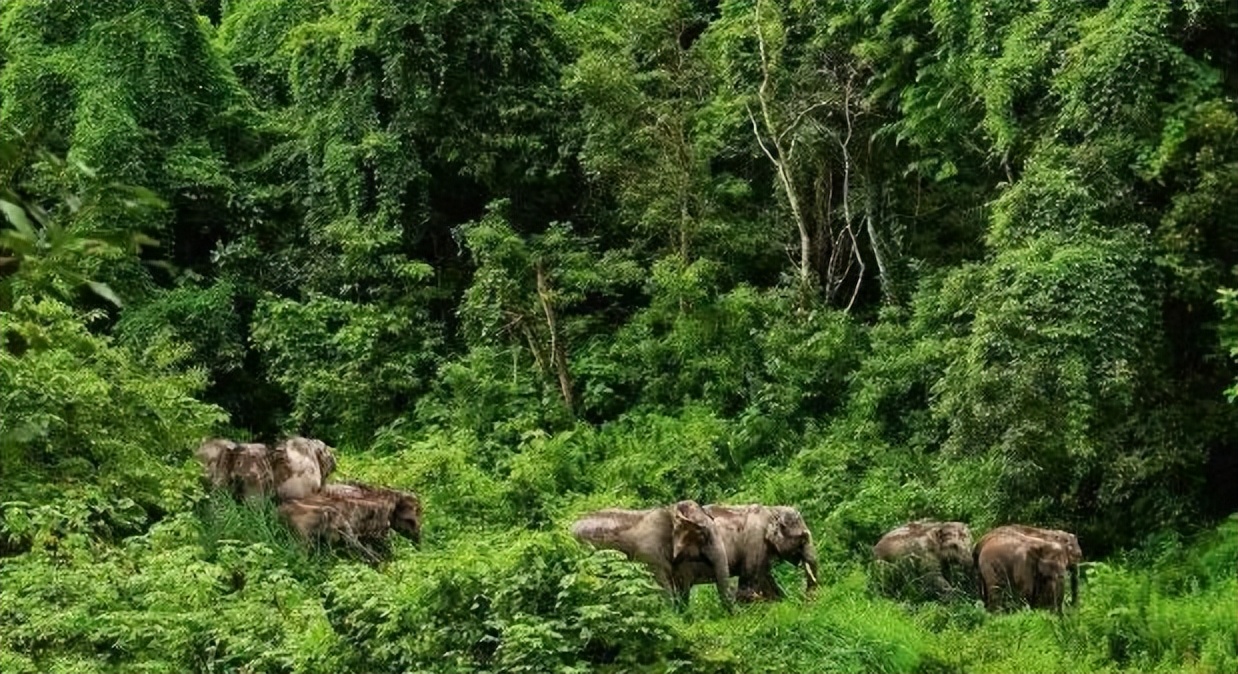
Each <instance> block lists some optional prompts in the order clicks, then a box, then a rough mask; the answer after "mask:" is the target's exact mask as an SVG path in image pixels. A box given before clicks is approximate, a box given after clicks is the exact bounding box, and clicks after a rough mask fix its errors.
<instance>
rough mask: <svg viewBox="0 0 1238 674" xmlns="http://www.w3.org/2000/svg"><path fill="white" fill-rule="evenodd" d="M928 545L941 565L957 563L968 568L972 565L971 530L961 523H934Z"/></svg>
mask: <svg viewBox="0 0 1238 674" xmlns="http://www.w3.org/2000/svg"><path fill="white" fill-rule="evenodd" d="M930 544H931V545H932V548H933V552H934V553H936V555H937V559H938V560H939V561H940V562H941V563H942V564H943V565H944V564H946V563H947V562H957V563H958V564H959V565H961V566H963V567H964V568H970V567H972V566H973V564H974V559H973V555H972V539H971V530H970V529H969V528H968V527H967V525H966V524H964V523H962V522H939V523H934V525H933V533H932V535H931V538H930Z"/></svg>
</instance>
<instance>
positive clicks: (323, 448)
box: [197, 436, 422, 560]
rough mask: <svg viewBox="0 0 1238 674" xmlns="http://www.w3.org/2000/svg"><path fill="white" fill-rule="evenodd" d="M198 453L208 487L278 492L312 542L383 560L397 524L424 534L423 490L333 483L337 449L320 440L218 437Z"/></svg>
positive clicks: (246, 497) (245, 494)
mask: <svg viewBox="0 0 1238 674" xmlns="http://www.w3.org/2000/svg"><path fill="white" fill-rule="evenodd" d="M197 457H198V460H199V461H200V462H201V463H202V466H203V469H204V472H205V475H204V478H205V482H206V483H207V485H208V486H210V487H212V488H215V489H220V490H225V491H227V492H230V493H231V494H232V496H233V497H235V498H236V499H237V500H241V501H254V500H258V501H261V500H265V499H269V498H272V497H273V498H274V499H275V500H276V501H277V502H278V503H279V509H278V510H279V515H280V517H281V518H282V519H283V520H284V521H285V522H287V523H288V525H289V526H290V527H291V528H292V530H293V531H294V532H296V533H297V535H298V536H299V537H300V538H301V539H302V540H304V541H306V542H323V543H328V544H343V545H345V546H347V547H348V548H351V549H352V550H354V551H356V552H358V553H360V554H361V555H363V556H364V557H367V558H369V559H372V560H377V559H378V558H379V557H380V553H381V552H384V551H386V550H387V534H388V532H389V531H391V530H395V532H396V533H398V534H400V535H402V536H404V537H405V538H408V539H409V540H411V541H413V542H414V543H420V541H421V525H422V511H421V501H420V500H419V499H418V498H417V496H416V495H415V494H412V493H409V492H404V491H399V490H396V489H388V488H386V487H378V486H373V485H367V484H362V483H360V482H327V476H329V475H330V474H331V473H332V472H333V471H334V470H335V455H334V453H333V452H332V449H331V447H329V446H327V444H326V443H324V442H322V441H321V440H313V439H310V438H303V437H300V436H295V437H290V438H286V439H284V440H283V441H281V442H280V443H278V444H277V445H275V447H274V448H272V447H268V446H267V445H265V444H260V443H237V442H233V441H231V440H227V439H224V438H212V439H209V440H206V441H205V442H203V443H202V444H201V446H199V447H198V451H197Z"/></svg>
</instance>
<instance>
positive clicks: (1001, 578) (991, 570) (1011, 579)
mask: <svg viewBox="0 0 1238 674" xmlns="http://www.w3.org/2000/svg"><path fill="white" fill-rule="evenodd" d="M973 554H974V559H975V564H976V569H977V570H978V571H979V576H980V596H981V598H982V599H983V600H984V605H985V608H987V609H988V610H989V611H996V610H997V608H998V605H999V600H1000V598H1001V595H1002V593H1003V592H1006V591H1008V592H1010V593H1011V594H1013V595H1014V596H1016V597H1018V598H1019V599H1022V600H1023V601H1024V602H1026V603H1027V605H1028V606H1031V607H1033V608H1051V609H1053V610H1054V611H1056V612H1058V613H1061V611H1062V597H1063V594H1064V592H1063V585H1064V583H1065V577H1066V567H1067V566H1068V565H1069V563H1070V554H1069V553H1068V552H1067V550H1066V548H1065V547H1063V546H1062V545H1061V544H1059V543H1056V542H1054V541H1050V540H1045V539H1042V538H1036V537H1034V536H1029V535H1025V534H1021V533H1019V532H1017V531H991V532H989V533H987V534H985V535H984V536H983V537H982V538H981V539H980V541H979V542H978V543H976V547H975V550H974V552H973Z"/></svg>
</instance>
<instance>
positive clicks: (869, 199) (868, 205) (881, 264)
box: [864, 186, 894, 299]
mask: <svg viewBox="0 0 1238 674" xmlns="http://www.w3.org/2000/svg"><path fill="white" fill-rule="evenodd" d="M874 209H875V205H874V198H873V190H872V188H871V186H870V188H869V189H866V190H865V191H864V228H865V230H866V231H867V232H868V241H869V243H871V244H872V246H873V257H874V258H876V260H877V278H878V280H879V281H880V283H881V293H882V294H883V295H885V296H886V298H887V299H892V298H893V295H894V293H893V286H891V285H890V284H891V279H890V274H889V270H888V269H887V267H886V256H885V250H884V249H885V242H883V241H882V240H881V236H880V235H879V234H878V233H877V228H876V227H875V226H874V225H873V220H874V215H873V210H874Z"/></svg>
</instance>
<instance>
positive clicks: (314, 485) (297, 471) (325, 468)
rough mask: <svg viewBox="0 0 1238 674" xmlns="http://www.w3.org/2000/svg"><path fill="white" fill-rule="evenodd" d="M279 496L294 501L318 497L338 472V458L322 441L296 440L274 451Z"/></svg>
mask: <svg viewBox="0 0 1238 674" xmlns="http://www.w3.org/2000/svg"><path fill="white" fill-rule="evenodd" d="M271 469H272V471H273V478H274V482H275V494H276V496H277V497H278V498H279V500H280V501H291V500H293V499H299V498H304V497H306V496H309V495H310V494H315V493H317V492H318V491H319V490H320V489H322V485H323V483H324V481H325V480H326V478H327V476H328V475H330V474H331V472H332V471H334V470H335V454H334V453H332V451H331V447H330V446H328V445H327V444H326V443H325V442H323V441H322V440H313V439H310V438H303V437H301V436H299V435H298V436H293V437H291V438H287V439H285V440H284V441H283V442H281V443H279V444H278V445H276V447H275V449H274V450H272V451H271Z"/></svg>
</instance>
